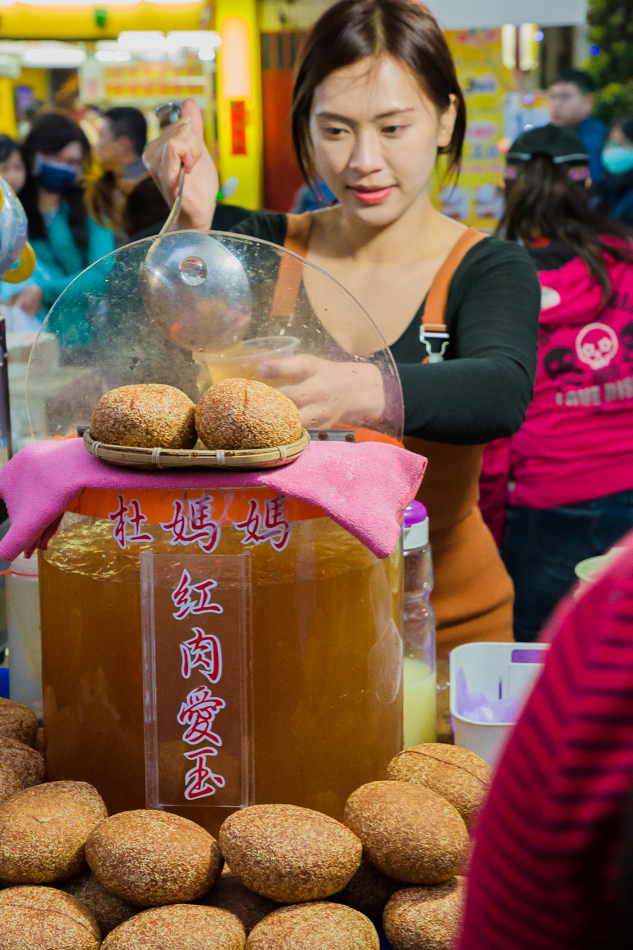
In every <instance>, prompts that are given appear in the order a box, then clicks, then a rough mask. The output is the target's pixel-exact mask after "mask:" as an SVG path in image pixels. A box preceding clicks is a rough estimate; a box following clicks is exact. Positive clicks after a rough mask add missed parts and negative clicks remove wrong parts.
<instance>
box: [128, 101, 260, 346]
mask: <svg viewBox="0 0 633 950" xmlns="http://www.w3.org/2000/svg"><path fill="white" fill-rule="evenodd" d="M180 115H181V112H180V107H179V106H178V105H176V104H174V103H167V104H165V105H163V106H159V107H158V108H157V109H156V116H157V118H158V121H159V125H160V127H161V129H164V128H166V127H167V126H168V125H170V124H171V123H173V122H176V121H178V119H179V118H180ZM184 177H185V169H184V166H183V168H182V169H181V171H180V178H179V184H178V194H177V196H176V200H175V202H174V205H173V207H172V209H171V211H170V213H169V217H168V218H167V220H166V221H165V223H164V224H163V226H162V228H161V229H160V231H159V233H158V234H157V236H156V238H155V239H154V240H153V241H152V243H151V245H150V247H149V250H148V252H147V254H146V256H145V259H144V260H143V262H142V264H141V286H142V292H143V296H144V298H145V301H146V306H147V308H148V311H149V312H151V313H152V314H153V317H154V319H155V320H156V322H157V323H158V325H159V326H161V327H162V328H163V331H164V332H165V333H166V334H167V335H168V336H169V338H170V339H171V340H173V342H175V343H177V344H178V345H179V346H181V347H184V348H185V349H188V350H190V351H192V352H193V353H194V355H196V359H198V360H200V361H201V362H202V363H203V364H204V356H203V355H202V354H203V353H205V352H206V351H213V352H218V351H224V350H226V349H227V348H230V347H232V346H234V345H235V344H237V343H239V342H240V341H241V340H242V339H243V338H244V336H245V334H246V333H247V330H248V327H249V324H250V321H251V314H252V299H251V292H250V280H249V278H248V276H247V274H246V272H245V270H244V267H243V264H242V262H241V261H240V260H239V258H238V257H237V256H236V255H235V254H234V253H232V251H231V250H229V248H228V247H227V246H226V245H225V244H223V243H222V241H221V240H218V239H216V238H214V237H213V236H212V235H210V234H207V233H205V232H201V231H193V230H176V231H172V233H170V234H166V232H167V231H169V229H170V227H171V225H172V224H173V222H174V220H175V219H176V218H177V216H178V212H179V211H180V206H181V201H182V192H183V185H184Z"/></svg>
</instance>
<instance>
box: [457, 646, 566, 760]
mask: <svg viewBox="0 0 633 950" xmlns="http://www.w3.org/2000/svg"><path fill="white" fill-rule="evenodd" d="M548 647H549V644H547V643H465V644H463V645H462V646H460V647H456V648H455V649H454V650H452V651H451V652H450V654H449V663H450V672H451V678H450V683H451V687H450V688H451V693H450V706H451V717H452V720H453V724H454V732H455V745H458V746H462V748H464V749H469V750H470V751H471V752H474V753H475V754H476V755H478V756H480V757H481V758H482V759H484V760H485V761H486V762H487V763H488V765H491V766H494V764H495V762H496V761H497V759H498V758H499V755H500V753H501V751H502V749H503V746H504V745H505V743H506V741H507V739H508V736H509V735H510V733H511V732H512V728H513V726H514V723H513V722H499V723H496V722H477V720H475V719H469V718H468V717H467V716H463V715H460V713H459V712H458V710H457V674H458V672H459V670H460V669H463V671H464V674H465V676H466V683H467V686H468V689H469V691H470V692H472V693H478V692H483V693H485V694H486V696H487V697H488V699H490V700H492V699H497V698H501V697H500V696H499V690H500V689H501V694H502V696H504V697H509V696H513V697H514V698H516V699H518V700H521V701H523V702H524V701H525V700H526V699H527V696H528V694H529V692H530V690H531V688H532V685H533V683H534V680H535V679H536V677H537V676H538V674H539V673H540V672H541V670H542V668H543V663H544V662H545V653H546V651H547V649H548ZM526 651H529V652H533V653H534V662H533V663H532V662H514V661H513V659H512V657H513V654H517V655H518V654H519V653H521V654H524V655H525V653H526Z"/></svg>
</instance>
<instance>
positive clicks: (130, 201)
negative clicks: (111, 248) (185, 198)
mask: <svg viewBox="0 0 633 950" xmlns="http://www.w3.org/2000/svg"><path fill="white" fill-rule="evenodd" d="M168 214H169V205H168V204H167V202H166V201H165V199H164V198H163V196H162V195H161V193H160V191H159V190H158V185H157V184H156V182H155V181H154V179H153V178H150V176H149V175H148V176H147V177H146V178H141V180H140V181H138V182H137V183H136V184H135V186H134V188H132V190H131V191H130V193H129V195H128V196H127V198H126V200H125V204H124V206H123V221H122V224H123V229H124V231H125V233H126V234H127V236H128V237H129V238H133V237H134V235H136V234H138V233H139V232H141V233H144V232H146V231H149V230H150V229H151V227H152V225H156V230H155V233H157V232H158V231H159V230H160V226H161V224H163V222H164V220H165V218H166V217H167V215H168Z"/></svg>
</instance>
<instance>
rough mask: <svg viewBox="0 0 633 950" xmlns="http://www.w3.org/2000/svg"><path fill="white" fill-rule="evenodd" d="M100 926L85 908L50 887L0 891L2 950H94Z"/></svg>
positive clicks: (17, 888) (97, 943)
mask: <svg viewBox="0 0 633 950" xmlns="http://www.w3.org/2000/svg"><path fill="white" fill-rule="evenodd" d="M100 944H101V940H100V934H99V927H98V925H97V922H96V920H95V919H94V917H93V916H92V914H91V913H90V911H89V910H88V908H87V907H84V905H83V904H82V903H81V902H80V901H78V900H77V899H76V898H75V897H71V896H70V894H64V893H63V892H62V891H58V890H56V889H55V888H53V887H9V888H7V889H6V890H4V891H1V892H0V947H2V950H97V948H98V947H99V946H100Z"/></svg>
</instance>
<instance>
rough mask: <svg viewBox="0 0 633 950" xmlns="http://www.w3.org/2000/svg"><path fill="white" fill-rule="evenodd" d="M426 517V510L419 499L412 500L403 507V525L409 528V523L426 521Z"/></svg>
mask: <svg viewBox="0 0 633 950" xmlns="http://www.w3.org/2000/svg"><path fill="white" fill-rule="evenodd" d="M427 517H428V514H427V510H426V508H425V506H424V505H423V504H422V502H421V501H412V502H411V504H410V505H407V507H406V508H405V509H404V526H405V528H410V527H411V525H414V524H419V523H420V522H421V521H426V519H427Z"/></svg>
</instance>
